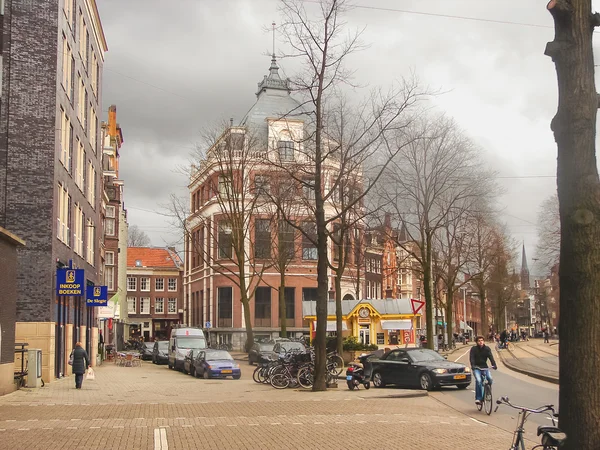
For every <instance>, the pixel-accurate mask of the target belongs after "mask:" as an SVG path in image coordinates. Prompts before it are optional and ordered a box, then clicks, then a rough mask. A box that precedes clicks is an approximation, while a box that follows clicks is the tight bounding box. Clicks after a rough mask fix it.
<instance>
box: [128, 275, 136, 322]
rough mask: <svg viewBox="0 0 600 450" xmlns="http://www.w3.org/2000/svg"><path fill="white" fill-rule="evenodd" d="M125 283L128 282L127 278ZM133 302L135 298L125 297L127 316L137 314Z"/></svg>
mask: <svg viewBox="0 0 600 450" xmlns="http://www.w3.org/2000/svg"><path fill="white" fill-rule="evenodd" d="M127 281H129V278H128V279H127ZM135 300H136V298H135V297H127V312H128V313H129V314H135V313H136V312H137V310H136V305H135Z"/></svg>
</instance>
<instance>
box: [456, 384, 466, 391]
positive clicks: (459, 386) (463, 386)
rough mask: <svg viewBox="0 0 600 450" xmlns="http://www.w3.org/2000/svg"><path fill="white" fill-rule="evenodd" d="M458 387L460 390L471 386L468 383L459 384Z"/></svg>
mask: <svg viewBox="0 0 600 450" xmlns="http://www.w3.org/2000/svg"><path fill="white" fill-rule="evenodd" d="M456 387H457V388H458V389H460V390H463V389H466V388H468V387H469V385H468V384H457V385H456Z"/></svg>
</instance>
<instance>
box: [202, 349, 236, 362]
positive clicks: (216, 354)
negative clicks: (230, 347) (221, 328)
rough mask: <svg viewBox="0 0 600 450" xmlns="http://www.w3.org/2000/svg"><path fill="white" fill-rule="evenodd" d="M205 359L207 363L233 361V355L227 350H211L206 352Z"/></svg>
mask: <svg viewBox="0 0 600 450" xmlns="http://www.w3.org/2000/svg"><path fill="white" fill-rule="evenodd" d="M204 359H205V360H207V361H217V360H222V359H228V360H233V358H232V357H231V355H230V354H229V353H228V352H226V351H225V350H211V351H208V352H206V354H205V356H204Z"/></svg>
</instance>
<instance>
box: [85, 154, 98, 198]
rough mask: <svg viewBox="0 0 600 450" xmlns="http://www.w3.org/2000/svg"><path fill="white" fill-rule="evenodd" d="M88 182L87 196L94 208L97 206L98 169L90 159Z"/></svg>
mask: <svg viewBox="0 0 600 450" xmlns="http://www.w3.org/2000/svg"><path fill="white" fill-rule="evenodd" d="M87 171H88V174H87V175H88V176H87V179H88V183H87V193H86V197H87V200H88V202H90V205H92V208H94V209H95V208H96V169H95V168H94V163H92V160H91V159H90V160H88V167H87Z"/></svg>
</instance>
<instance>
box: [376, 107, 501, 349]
mask: <svg viewBox="0 0 600 450" xmlns="http://www.w3.org/2000/svg"><path fill="white" fill-rule="evenodd" d="M409 136H411V139H408V141H409V145H406V146H404V147H403V149H402V151H401V152H400V153H399V154H398V156H397V157H396V158H395V159H394V160H393V164H392V165H391V166H390V168H389V171H388V172H387V173H386V176H385V178H383V182H382V184H381V189H380V198H381V200H382V201H383V202H385V203H387V206H386V208H388V209H389V210H390V211H392V212H393V214H394V217H395V220H396V222H397V223H402V224H404V225H405V226H406V230H407V233H408V235H409V237H410V239H409V241H408V242H404V243H403V242H397V244H398V245H399V246H400V247H402V248H404V249H405V250H406V251H408V252H410V254H411V255H412V257H413V258H414V259H415V260H416V261H417V263H418V264H419V266H420V267H421V272H422V280H423V291H424V294H425V302H426V303H425V308H426V316H427V322H428V323H427V344H428V346H429V347H430V348H433V345H434V342H433V332H434V327H433V326H432V320H433V316H434V311H433V307H434V296H435V287H434V282H435V273H434V255H435V248H434V246H435V243H436V234H438V233H441V232H443V230H444V229H446V228H447V227H449V223H450V221H451V220H454V219H455V218H456V217H460V215H461V214H463V213H464V212H465V211H468V210H469V208H470V205H473V204H475V203H476V202H480V201H484V199H486V198H487V197H489V196H490V194H491V193H493V189H491V187H490V185H491V183H490V179H491V173H490V172H489V171H487V170H486V169H485V168H484V166H483V164H482V162H481V158H480V157H479V155H478V151H477V148H476V147H475V146H474V145H473V143H472V141H471V140H470V139H469V138H468V137H466V136H465V135H464V134H463V133H462V132H461V131H460V130H459V129H458V127H457V126H456V124H454V122H453V121H452V120H448V119H446V118H443V117H424V118H422V119H421V120H420V121H419V122H418V123H417V124H416V125H415V126H414V127H413V128H412V129H411V130H410V132H409ZM397 139H398V141H399V142H397V143H396V145H398V146H400V145H403V144H404V142H405V141H406V140H407V138H406V136H405V135H404V134H402V135H400V136H398V137H397ZM409 243H410V244H409Z"/></svg>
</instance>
